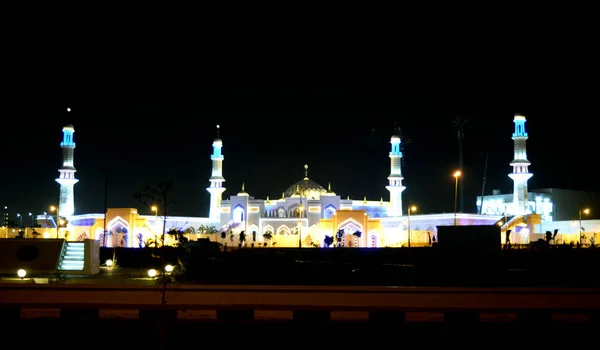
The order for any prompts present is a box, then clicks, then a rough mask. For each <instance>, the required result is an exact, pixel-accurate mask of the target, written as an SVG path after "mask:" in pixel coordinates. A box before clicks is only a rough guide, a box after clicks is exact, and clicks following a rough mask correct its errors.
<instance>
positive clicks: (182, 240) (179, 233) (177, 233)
mask: <svg viewBox="0 0 600 350" xmlns="http://www.w3.org/2000/svg"><path fill="white" fill-rule="evenodd" d="M167 234H168V235H169V236H172V237H173V238H174V239H175V242H177V243H176V245H177V246H178V247H183V246H184V245H185V244H186V243H187V242H188V239H187V237H186V236H185V231H183V230H182V229H178V228H172V229H170V230H169V232H167Z"/></svg>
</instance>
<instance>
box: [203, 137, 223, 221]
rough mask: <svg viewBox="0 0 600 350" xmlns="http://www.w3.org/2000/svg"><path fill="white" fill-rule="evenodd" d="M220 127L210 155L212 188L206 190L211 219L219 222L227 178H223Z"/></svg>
mask: <svg viewBox="0 0 600 350" xmlns="http://www.w3.org/2000/svg"><path fill="white" fill-rule="evenodd" d="M219 129H220V126H219V125H217V138H216V139H215V140H214V141H213V143H212V146H213V153H212V154H211V155H210V159H211V160H212V174H211V177H210V179H209V181H210V187H208V188H207V189H206V190H207V191H208V192H209V193H210V209H209V214H208V216H209V218H210V219H212V220H215V221H219V220H220V219H221V199H222V197H221V196H222V195H223V192H225V187H223V182H225V178H224V177H223V159H225V158H224V157H223V154H222V153H221V149H222V148H223V141H221V138H220V136H219Z"/></svg>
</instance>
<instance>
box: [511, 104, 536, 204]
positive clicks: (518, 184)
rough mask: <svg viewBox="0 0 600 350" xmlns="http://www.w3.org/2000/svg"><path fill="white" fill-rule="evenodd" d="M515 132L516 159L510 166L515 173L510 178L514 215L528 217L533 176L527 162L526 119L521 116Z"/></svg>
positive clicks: (518, 118) (513, 137) (516, 121)
mask: <svg viewBox="0 0 600 350" xmlns="http://www.w3.org/2000/svg"><path fill="white" fill-rule="evenodd" d="M513 121H514V123H515V132H514V133H513V134H512V139H513V140H514V141H515V142H514V144H515V146H514V148H515V157H514V159H513V161H512V162H510V166H512V168H513V172H512V173H510V174H509V175H508V176H509V177H510V178H511V179H513V182H514V189H513V212H512V214H513V215H527V180H529V178H531V177H532V176H533V174H531V173H530V172H529V169H528V167H529V165H530V164H531V163H529V161H528V160H527V146H526V142H527V139H528V136H527V133H526V132H525V121H526V120H525V117H524V116H522V115H519V114H516V115H515V118H514V120H513Z"/></svg>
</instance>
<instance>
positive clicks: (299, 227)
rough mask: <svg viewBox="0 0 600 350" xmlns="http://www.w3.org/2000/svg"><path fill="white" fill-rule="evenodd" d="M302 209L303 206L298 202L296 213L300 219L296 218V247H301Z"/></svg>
mask: <svg viewBox="0 0 600 350" xmlns="http://www.w3.org/2000/svg"><path fill="white" fill-rule="evenodd" d="M302 210H304V207H303V206H302V204H300V206H299V207H298V213H299V215H300V219H299V220H298V248H302Z"/></svg>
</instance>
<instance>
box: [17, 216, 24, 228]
mask: <svg viewBox="0 0 600 350" xmlns="http://www.w3.org/2000/svg"><path fill="white" fill-rule="evenodd" d="M17 219H19V227H23V216H22V215H21V214H19V213H17Z"/></svg>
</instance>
